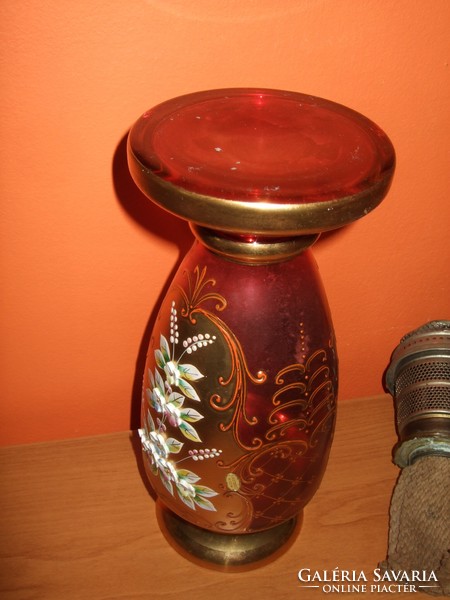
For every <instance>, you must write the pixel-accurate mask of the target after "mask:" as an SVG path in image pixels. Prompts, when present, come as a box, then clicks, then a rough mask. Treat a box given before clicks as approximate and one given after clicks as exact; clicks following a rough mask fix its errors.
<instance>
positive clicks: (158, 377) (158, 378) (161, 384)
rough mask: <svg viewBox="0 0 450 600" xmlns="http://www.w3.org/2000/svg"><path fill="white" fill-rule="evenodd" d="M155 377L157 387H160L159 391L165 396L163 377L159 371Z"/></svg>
mask: <svg viewBox="0 0 450 600" xmlns="http://www.w3.org/2000/svg"><path fill="white" fill-rule="evenodd" d="M155 376H156V382H155V383H156V387H158V389H159V391H160V392H161V393H162V394H163V395H164V380H163V378H162V377H161V375H160V374H159V371H156V372H155Z"/></svg>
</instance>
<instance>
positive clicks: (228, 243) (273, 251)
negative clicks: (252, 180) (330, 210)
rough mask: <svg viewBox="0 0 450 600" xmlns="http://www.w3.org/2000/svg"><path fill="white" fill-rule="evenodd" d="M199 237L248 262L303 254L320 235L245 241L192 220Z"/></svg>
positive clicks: (224, 253)
mask: <svg viewBox="0 0 450 600" xmlns="http://www.w3.org/2000/svg"><path fill="white" fill-rule="evenodd" d="M190 227H191V230H192V232H193V234H194V235H195V237H196V238H197V239H198V240H200V241H201V242H202V244H203V245H204V246H206V248H208V249H209V250H212V251H213V252H215V253H216V254H220V255H221V256H223V257H225V258H228V259H229V260H234V261H237V262H244V263H246V264H254V265H267V264H270V263H274V262H281V261H284V260H288V259H289V258H292V257H294V256H297V254H301V253H302V252H303V251H304V250H306V249H307V248H309V247H310V246H312V245H313V244H314V242H315V241H316V240H317V239H318V237H319V235H320V234H319V233H314V234H310V235H302V236H296V237H286V238H281V239H274V240H273V241H272V239H271V238H265V239H256V240H255V241H244V240H241V239H239V238H232V237H227V236H225V235H219V234H218V233H217V232H215V231H214V230H212V229H208V228H206V227H201V226H199V225H194V224H193V223H191V224H190Z"/></svg>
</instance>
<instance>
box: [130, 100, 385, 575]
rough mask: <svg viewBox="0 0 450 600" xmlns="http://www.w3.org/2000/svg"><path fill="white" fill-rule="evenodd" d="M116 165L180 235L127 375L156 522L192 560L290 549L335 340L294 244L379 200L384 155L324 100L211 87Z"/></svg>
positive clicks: (162, 114)
mask: <svg viewBox="0 0 450 600" xmlns="http://www.w3.org/2000/svg"><path fill="white" fill-rule="evenodd" d="M128 157H129V166H130V171H131V173H132V176H133V178H134V180H135V182H136V183H137V185H138V186H139V187H140V189H141V190H142V191H143V192H144V193H145V194H146V195H147V196H148V197H150V198H151V199H152V200H153V201H154V202H156V203H157V204H158V205H160V206H161V207H162V208H164V209H166V210H168V211H170V212H172V213H174V214H176V215H178V216H180V217H182V218H184V219H186V220H188V221H189V223H190V225H191V229H192V231H193V233H194V235H195V238H196V240H195V242H194V245H193V248H192V249H191V250H190V252H189V253H188V254H187V255H186V257H185V259H184V261H183V262H182V264H181V266H180V268H179V270H178V273H177V274H176V276H175V278H174V281H173V282H172V285H171V287H170V289H169V292H168V294H167V297H166V299H165V300H164V302H163V303H162V306H161V309H160V312H159V316H158V318H157V321H156V323H155V327H154V331H153V335H152V338H151V342H150V347H149V352H148V359H147V364H146V368H145V373H144V385H143V396H142V415H141V419H142V425H141V429H140V431H139V433H140V436H141V441H142V448H143V456H144V463H145V467H146V471H147V473H148V478H149V480H150V482H151V484H152V486H153V488H154V490H155V492H156V494H157V496H158V498H159V500H160V502H161V505H162V506H163V509H162V511H161V515H162V518H161V523H162V527H163V530H164V531H165V533H166V534H167V535H168V537H169V538H170V539H171V540H172V541H173V542H174V544H175V545H176V546H177V547H179V548H180V549H184V550H185V551H187V552H188V553H189V554H191V555H194V556H196V557H199V558H201V559H204V560H207V561H209V562H212V563H216V564H223V565H231V566H233V565H242V564H246V563H254V562H256V561H258V560H260V559H262V558H264V557H266V556H268V555H271V554H274V553H276V552H277V551H278V550H279V549H281V548H283V547H284V546H285V545H286V544H287V542H288V540H289V539H290V538H292V536H293V532H294V531H295V529H296V522H297V521H298V519H299V516H300V515H301V513H302V509H303V507H304V506H305V504H306V503H307V502H308V501H309V500H310V499H311V498H312V496H313V495H314V493H315V491H316V490H317V488H318V486H319V484H320V481H321V479H322V476H323V473H324V470H325V468H326V463H327V459H328V454H329V451H330V445H331V441H332V437H333V429H334V423H335V415H336V394H337V385H338V381H337V356H336V344H335V338H334V332H333V326H332V322H331V318H330V313H329V308H328V304H327V300H326V297H325V294H324V291H323V287H322V283H321V280H320V277H319V274H318V270H317V266H316V264H315V261H314V258H313V256H312V253H311V250H310V246H311V245H312V244H313V243H314V242H315V241H316V239H317V238H318V236H319V235H320V233H321V232H323V231H328V230H331V229H334V228H337V227H341V226H343V225H345V224H347V223H349V222H351V221H354V220H355V219H358V218H360V217H362V216H364V215H365V214H367V213H368V212H369V211H371V210H372V209H373V208H375V207H376V206H377V205H378V204H379V202H381V200H382V199H383V197H384V196H385V194H386V192H387V190H388V188H389V185H390V182H391V179H392V175H393V171H394V163H395V156H394V150H393V147H392V144H391V143H390V141H389V139H388V138H387V136H386V135H385V134H384V133H383V132H382V131H381V130H380V129H379V128H378V127H377V126H376V125H375V124H374V123H373V122H371V121H370V120H368V119H367V118H365V117H364V116H362V115H360V114H359V113H356V112H354V111H352V110H350V109H349V108H346V107H344V106H341V105H339V104H336V103H333V102H330V101H327V100H324V99H321V98H316V97H312V96H307V95H303V94H298V93H293V92H283V91H278V90H266V89H225V90H212V91H206V92H199V93H195V94H189V95H186V96H181V97H179V98H175V99H172V100H169V101H168V102H164V103H162V104H160V105H158V106H156V107H155V108H153V109H151V110H149V111H147V112H146V113H145V114H144V115H142V117H141V118H140V119H139V120H138V121H137V122H136V124H135V125H134V126H133V128H132V130H131V132H130V135H129V141H128Z"/></svg>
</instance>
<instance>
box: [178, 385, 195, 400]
mask: <svg viewBox="0 0 450 600" xmlns="http://www.w3.org/2000/svg"><path fill="white" fill-rule="evenodd" d="M178 386H179V388H180V389H181V390H182V391H183V392H184V395H185V396H187V397H188V398H190V399H191V400H196V401H197V402H200V398H199V397H198V394H197V392H196V391H195V390H194V388H193V387H192V385H191V384H190V383H188V382H187V381H185V380H184V379H180V380H179V381H178Z"/></svg>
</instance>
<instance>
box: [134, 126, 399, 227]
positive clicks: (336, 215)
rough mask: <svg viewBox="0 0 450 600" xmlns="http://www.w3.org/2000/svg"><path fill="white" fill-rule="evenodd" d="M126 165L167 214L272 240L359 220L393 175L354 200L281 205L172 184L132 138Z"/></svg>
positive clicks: (376, 202) (389, 173) (379, 198)
mask: <svg viewBox="0 0 450 600" xmlns="http://www.w3.org/2000/svg"><path fill="white" fill-rule="evenodd" d="M128 164H129V169H130V172H131V175H132V177H133V179H134V181H135V183H136V184H137V186H138V187H139V189H140V190H141V191H142V192H143V193H144V194H145V195H147V196H149V197H150V198H151V199H152V200H153V201H154V202H155V203H156V204H158V205H159V206H161V207H162V208H164V209H166V210H167V211H169V212H171V213H173V214H175V215H177V216H179V217H181V218H183V219H186V220H188V221H190V222H192V223H195V224H197V225H200V226H202V227H207V228H210V229H217V230H220V231H224V232H229V233H249V232H251V233H255V234H259V235H269V236H270V235H271V236H296V235H309V234H313V233H320V232H323V231H330V230H332V229H337V228H338V227H342V226H344V225H347V224H348V223H351V222H353V221H356V220H357V219H359V218H361V217H363V216H364V215H367V214H368V213H369V212H371V211H372V210H373V209H374V208H376V207H377V206H378V205H379V204H380V202H381V201H382V199H383V198H384V196H385V195H386V193H387V192H388V190H389V186H390V183H391V180H392V175H393V172H394V164H393V165H392V166H391V167H390V169H388V170H386V172H385V173H384V176H383V177H382V178H381V179H380V180H379V181H378V182H377V183H376V184H373V185H371V186H368V187H367V188H366V189H365V190H363V191H361V192H358V193H356V194H353V195H351V196H345V197H341V198H336V199H334V200H325V201H321V202H307V203H295V202H293V203H281V202H274V201H270V202H265V201H263V200H261V201H257V202H249V201H243V200H230V199H228V198H218V197H214V196H207V195H203V194H198V193H197V192H192V191H190V190H186V189H184V188H182V187H179V186H176V185H173V184H172V183H170V182H169V181H166V180H164V179H162V178H161V177H159V176H158V175H155V173H154V172H153V171H152V170H151V169H149V168H148V167H146V166H145V165H144V164H143V163H142V162H141V161H140V160H139V159H138V158H137V156H136V155H135V153H134V152H133V149H132V148H131V145H130V139H129V138H128Z"/></svg>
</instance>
